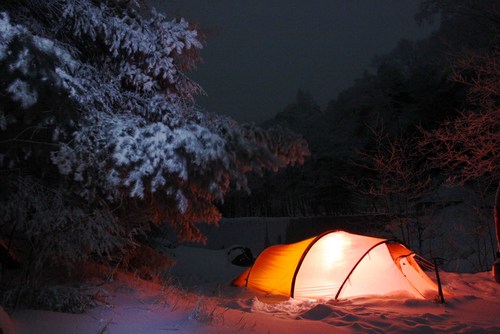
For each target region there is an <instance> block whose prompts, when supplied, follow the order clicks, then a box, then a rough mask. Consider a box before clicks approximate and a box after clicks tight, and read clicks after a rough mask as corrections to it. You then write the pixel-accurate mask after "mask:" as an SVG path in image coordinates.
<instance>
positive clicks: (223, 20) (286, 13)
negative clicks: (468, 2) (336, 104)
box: [151, 0, 431, 122]
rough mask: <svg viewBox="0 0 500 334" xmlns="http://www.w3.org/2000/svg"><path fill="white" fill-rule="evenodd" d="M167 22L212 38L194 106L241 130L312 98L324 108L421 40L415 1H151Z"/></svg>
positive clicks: (426, 29) (195, 76) (422, 31)
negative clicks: (406, 43)
mask: <svg viewBox="0 0 500 334" xmlns="http://www.w3.org/2000/svg"><path fill="white" fill-rule="evenodd" d="M151 2H152V3H153V5H155V7H156V8H158V9H159V10H161V11H166V12H167V15H168V16H169V17H172V16H175V17H184V18H185V19H186V20H188V21H190V22H195V23H198V24H199V25H200V26H201V28H203V29H206V30H207V31H208V32H209V33H208V38H207V45H206V46H205V48H204V50H203V51H202V57H203V59H204V63H202V64H200V65H199V67H198V69H197V70H196V72H193V73H191V74H190V77H191V78H193V79H194V80H195V81H196V82H198V83H199V84H201V85H202V87H203V88H204V89H205V91H206V92H207V94H208V96H206V97H199V98H198V99H197V103H198V104H199V105H200V106H202V107H203V108H206V109H208V110H209V111H212V112H216V113H221V114H227V115H230V116H231V117H233V118H235V119H236V120H238V121H240V122H249V121H254V122H260V121H262V120H265V119H269V118H271V117H273V116H274V115H275V114H276V113H277V112H279V111H282V110H283V108H284V107H285V106H286V105H287V104H289V103H291V102H293V101H294V100H295V94H296V92H297V90H298V89H299V88H301V89H304V90H309V91H310V92H311V93H312V95H313V97H314V98H315V100H316V101H317V102H318V103H319V104H320V106H321V107H322V108H324V107H325V106H326V105H327V103H328V101H329V100H331V99H333V98H335V97H336V96H337V94H338V93H339V92H340V91H342V90H343V89H345V88H348V87H349V86H350V85H351V84H352V83H353V81H354V79H356V78H358V77H360V76H361V75H362V73H363V71H364V70H367V69H368V70H369V69H370V62H371V60H372V59H373V57H374V56H376V55H381V54H384V53H387V52H389V51H390V50H391V49H392V48H394V47H395V46H396V44H397V42H398V41H399V40H400V39H401V38H409V39H419V38H422V37H425V36H427V35H428V34H429V33H430V31H431V27H429V26H424V27H420V26H418V25H417V24H416V23H415V21H414V20H413V15H414V14H415V13H416V11H417V8H418V3H419V1H418V0H168V1H167V0H152V1H151Z"/></svg>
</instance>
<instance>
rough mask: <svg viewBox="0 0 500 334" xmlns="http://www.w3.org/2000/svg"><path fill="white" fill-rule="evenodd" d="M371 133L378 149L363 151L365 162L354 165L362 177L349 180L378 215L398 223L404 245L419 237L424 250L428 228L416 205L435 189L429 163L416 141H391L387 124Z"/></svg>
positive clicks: (419, 245)
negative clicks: (419, 154)
mask: <svg viewBox="0 0 500 334" xmlns="http://www.w3.org/2000/svg"><path fill="white" fill-rule="evenodd" d="M369 131H370V132H371V133H372V137H373V140H374V148H373V149H371V150H367V151H364V152H360V157H361V159H360V160H359V161H356V162H354V165H355V166H357V167H359V168H361V170H362V174H361V175H360V176H359V177H356V178H350V179H348V180H347V181H348V183H349V184H350V185H351V187H352V188H353V189H354V190H355V191H356V192H357V193H358V194H360V195H361V196H363V197H364V198H371V201H372V208H373V209H375V211H376V212H377V213H383V214H386V215H388V216H389V217H390V218H391V220H392V221H394V222H396V228H397V229H399V234H400V237H401V238H402V240H403V242H405V243H407V244H411V242H412V240H413V236H414V235H415V234H416V235H417V241H418V247H419V250H421V248H422V242H423V237H422V232H423V230H424V227H423V226H421V224H420V221H419V219H418V217H417V215H416V204H417V202H418V201H419V200H420V199H421V198H422V197H423V196H424V195H425V194H427V193H428V191H429V189H430V187H431V178H430V176H429V173H428V168H427V164H426V162H425V161H424V160H423V159H421V158H420V157H419V156H418V154H417V151H416V148H417V146H416V144H415V143H416V141H415V139H413V138H409V137H403V136H402V135H400V136H398V137H395V138H391V137H390V136H389V135H388V133H387V132H386V131H385V129H384V127H383V125H380V126H379V127H377V128H376V129H374V128H369Z"/></svg>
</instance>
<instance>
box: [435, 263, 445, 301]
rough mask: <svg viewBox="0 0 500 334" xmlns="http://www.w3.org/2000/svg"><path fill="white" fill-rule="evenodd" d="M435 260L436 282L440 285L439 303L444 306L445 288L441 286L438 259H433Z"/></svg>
mask: <svg viewBox="0 0 500 334" xmlns="http://www.w3.org/2000/svg"><path fill="white" fill-rule="evenodd" d="M433 260H434V270H435V271H436V280H437V283H438V293H439V302H440V303H441V304H444V295H443V287H442V286H441V279H440V278H439V269H438V265H437V258H433Z"/></svg>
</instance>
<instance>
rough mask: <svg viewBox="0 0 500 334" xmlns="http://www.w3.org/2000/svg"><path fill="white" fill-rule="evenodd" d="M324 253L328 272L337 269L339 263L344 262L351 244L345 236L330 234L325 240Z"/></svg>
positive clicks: (323, 242) (323, 241)
mask: <svg viewBox="0 0 500 334" xmlns="http://www.w3.org/2000/svg"><path fill="white" fill-rule="evenodd" d="M321 241H322V246H323V247H322V248H323V249H324V251H323V252H321V253H322V255H323V256H322V257H323V261H322V262H323V265H324V266H325V268H327V269H328V270H332V269H334V268H336V267H337V265H338V262H341V261H343V259H344V255H345V252H346V251H347V250H348V249H349V246H350V245H351V242H350V240H349V239H347V238H346V237H345V235H344V234H333V233H332V234H329V235H327V236H325V237H324V238H323V240H321Z"/></svg>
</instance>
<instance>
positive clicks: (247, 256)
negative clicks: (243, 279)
mask: <svg viewBox="0 0 500 334" xmlns="http://www.w3.org/2000/svg"><path fill="white" fill-rule="evenodd" d="M227 256H228V258H229V260H230V261H231V263H232V264H234V265H236V266H240V267H250V266H251V265H252V264H253V263H254V261H255V259H254V257H253V254H252V251H251V250H250V248H248V247H244V246H233V247H231V248H230V249H229V250H228V252H227Z"/></svg>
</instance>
